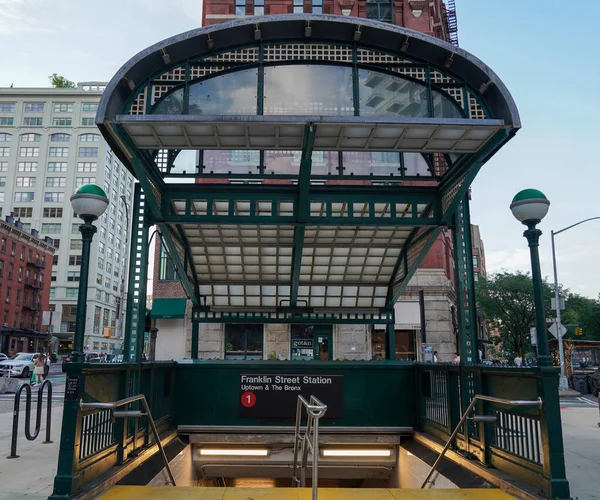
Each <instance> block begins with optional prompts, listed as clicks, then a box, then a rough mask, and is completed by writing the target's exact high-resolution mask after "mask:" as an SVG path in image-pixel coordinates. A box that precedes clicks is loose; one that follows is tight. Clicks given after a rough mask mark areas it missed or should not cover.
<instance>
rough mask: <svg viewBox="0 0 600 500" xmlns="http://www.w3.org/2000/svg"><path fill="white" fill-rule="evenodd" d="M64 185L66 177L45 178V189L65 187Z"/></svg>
mask: <svg viewBox="0 0 600 500" xmlns="http://www.w3.org/2000/svg"><path fill="white" fill-rule="evenodd" d="M66 185H67V178H66V177H46V187H65V186H66Z"/></svg>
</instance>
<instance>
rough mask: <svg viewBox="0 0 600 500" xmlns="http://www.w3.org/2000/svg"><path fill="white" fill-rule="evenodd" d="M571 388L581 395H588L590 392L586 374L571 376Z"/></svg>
mask: <svg viewBox="0 0 600 500" xmlns="http://www.w3.org/2000/svg"><path fill="white" fill-rule="evenodd" d="M573 388H574V389H575V390H576V391H577V392H580V393H581V394H588V393H589V392H590V387H589V384H588V376H587V374H586V373H574V374H573Z"/></svg>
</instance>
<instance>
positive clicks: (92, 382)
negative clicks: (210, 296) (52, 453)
mask: <svg viewBox="0 0 600 500" xmlns="http://www.w3.org/2000/svg"><path fill="white" fill-rule="evenodd" d="M65 366H66V367H65V371H66V374H67V382H66V389H65V402H64V412H63V422H62V433H61V441H60V452H59V457H58V470H57V475H56V478H55V480H54V492H53V494H52V496H51V498H67V497H71V496H73V495H74V494H76V493H77V492H78V491H79V490H80V489H81V487H82V486H83V485H84V484H86V483H89V482H90V481H93V480H94V479H96V478H98V477H100V476H101V475H102V474H104V473H106V472H107V471H108V470H109V469H110V468H111V467H114V466H118V465H121V464H123V463H125V462H126V461H127V458H128V456H129V455H130V454H131V453H132V452H133V451H135V450H136V449H140V448H143V447H144V446H147V445H148V444H150V441H151V439H150V432H149V431H150V429H149V427H148V422H147V419H146V418H145V417H144V418H142V419H139V420H138V419H133V418H132V419H127V421H125V420H124V419H117V420H114V419H113V418H112V410H106V409H98V410H87V411H82V409H81V408H80V406H79V404H80V402H85V403H92V402H103V403H108V402H113V401H118V400H120V399H124V398H126V397H129V396H133V395H138V394H143V395H144V396H145V397H146V400H147V402H148V406H149V408H150V411H151V413H152V416H153V417H154V420H155V423H156V426H157V428H158V429H159V432H161V431H165V430H168V429H173V428H174V426H175V418H174V414H173V409H174V407H175V405H174V396H175V375H176V368H177V364H176V363H174V362H162V363H160V362H158V363H144V364H133V363H132V364H121V363H115V364H111V363H98V364H90V363H71V364H68V365H65ZM131 409H138V408H137V407H136V408H133V407H132V408H131Z"/></svg>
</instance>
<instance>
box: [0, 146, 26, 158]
mask: <svg viewBox="0 0 600 500" xmlns="http://www.w3.org/2000/svg"><path fill="white" fill-rule="evenodd" d="M21 149H23V148H21ZM0 156H10V148H0Z"/></svg>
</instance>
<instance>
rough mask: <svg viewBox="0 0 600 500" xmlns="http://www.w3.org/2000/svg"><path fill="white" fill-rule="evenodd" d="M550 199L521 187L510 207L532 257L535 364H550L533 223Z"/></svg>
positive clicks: (544, 209)
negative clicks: (535, 340) (536, 358)
mask: <svg viewBox="0 0 600 500" xmlns="http://www.w3.org/2000/svg"><path fill="white" fill-rule="evenodd" d="M549 206H550V202H549V201H548V199H547V198H546V196H545V195H544V193H542V192H541V191H538V190H537V189H524V190H523V191H520V192H519V193H517V195H516V196H515V197H514V198H513V201H512V203H511V205H510V209H511V211H512V213H513V215H514V216H515V218H516V219H517V220H518V221H520V222H521V223H523V224H525V225H526V226H527V229H526V230H525V232H524V233H523V236H525V238H527V243H528V245H529V253H530V256H531V277H532V280H533V298H534V304H535V326H536V331H537V349H538V365H539V366H552V359H551V357H550V352H549V351H548V334H547V332H546V318H545V315H544V299H543V295H542V272H541V270H540V256H539V253H538V246H539V241H540V236H541V235H542V232H541V231H540V230H539V229H537V228H536V225H537V224H538V223H539V222H541V220H542V219H543V218H544V217H545V216H546V214H547V213H548V207H549Z"/></svg>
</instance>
